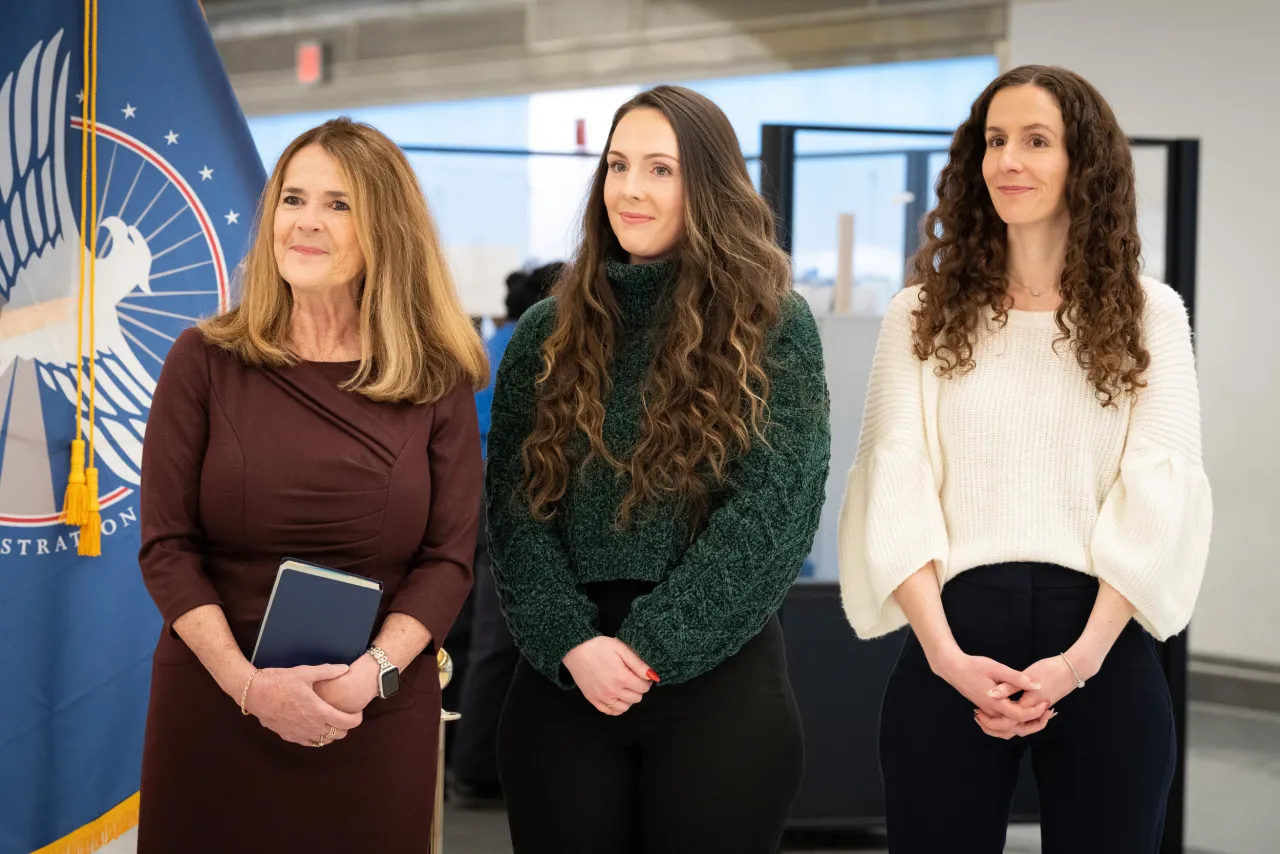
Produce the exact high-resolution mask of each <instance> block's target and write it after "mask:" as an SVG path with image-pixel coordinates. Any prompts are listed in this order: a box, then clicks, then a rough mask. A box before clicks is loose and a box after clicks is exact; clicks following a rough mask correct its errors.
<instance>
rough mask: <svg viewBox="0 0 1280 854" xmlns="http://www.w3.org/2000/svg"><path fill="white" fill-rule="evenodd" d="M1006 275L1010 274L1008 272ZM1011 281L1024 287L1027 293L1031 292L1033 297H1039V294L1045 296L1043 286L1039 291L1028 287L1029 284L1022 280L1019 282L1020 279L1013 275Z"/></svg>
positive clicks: (1010, 277) (1010, 276)
mask: <svg viewBox="0 0 1280 854" xmlns="http://www.w3.org/2000/svg"><path fill="white" fill-rule="evenodd" d="M1006 275H1008V274H1006ZM1009 281H1011V282H1014V283H1016V284H1017V285H1018V287H1020V288H1022V289H1023V290H1025V291H1026V292H1027V293H1029V294H1031V295H1032V296H1033V297H1038V296H1043V295H1044V288H1041V289H1040V290H1038V291H1037V290H1034V289H1032V288H1030V287H1028V286H1027V285H1024V284H1023V283H1022V282H1019V281H1018V280H1017V279H1015V278H1014V277H1013V276H1012V275H1009Z"/></svg>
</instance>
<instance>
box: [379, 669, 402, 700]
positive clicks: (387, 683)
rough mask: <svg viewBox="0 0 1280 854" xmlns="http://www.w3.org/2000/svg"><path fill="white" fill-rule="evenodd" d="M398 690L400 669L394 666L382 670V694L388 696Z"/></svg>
mask: <svg viewBox="0 0 1280 854" xmlns="http://www.w3.org/2000/svg"><path fill="white" fill-rule="evenodd" d="M399 690H400V671H399V670H396V669H395V668H394V667H393V668H391V669H390V670H384V671H382V696H383V697H384V698H385V697H390V696H391V695H392V694H394V693H395V692H397V691H399Z"/></svg>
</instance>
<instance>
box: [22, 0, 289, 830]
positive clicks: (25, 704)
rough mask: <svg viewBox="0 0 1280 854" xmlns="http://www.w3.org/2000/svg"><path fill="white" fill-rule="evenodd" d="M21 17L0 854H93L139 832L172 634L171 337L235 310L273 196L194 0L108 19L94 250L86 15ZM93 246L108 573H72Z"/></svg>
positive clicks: (98, 568) (79, 9)
mask: <svg viewBox="0 0 1280 854" xmlns="http://www.w3.org/2000/svg"><path fill="white" fill-rule="evenodd" d="M22 5H23V11H22V13H21V14H12V15H8V16H6V17H7V20H6V23H5V27H4V28H3V30H2V31H0V854H27V852H31V851H36V850H39V849H42V848H46V847H48V850H49V851H50V852H56V851H72V850H77V851H92V850H95V849H96V848H97V847H98V846H99V845H100V844H101V843H102V842H105V841H106V838H107V837H109V836H111V835H114V833H116V832H118V831H120V830H123V829H125V828H127V826H128V825H129V824H130V823H131V822H132V821H133V820H135V817H136V809H137V806H136V804H137V801H136V798H134V795H135V794H136V793H137V791H138V782H139V775H140V769H141V756H142V739H143V724H144V720H145V716H146V706H147V693H148V685H149V681H150V669H151V653H152V649H153V648H154V645H155V641H156V637H157V634H158V632H159V629H160V625H161V620H160V616H159V614H158V613H157V612H156V610H155V607H154V606H153V605H152V603H151V600H150V597H149V596H148V594H147V591H146V589H145V588H144V586H143V584H142V579H141V576H140V574H139V571H138V563H137V555H138V546H139V530H138V485H139V479H140V475H141V461H142V439H143V435H144V433H145V431H146V422H147V414H148V412H149V410H150V406H151V395H152V394H153V393H154V391H155V384H156V378H157V377H158V376H159V374H160V367H161V365H162V364H163V362H164V358H165V356H166V354H167V353H168V352H169V347H170V346H171V345H172V343H173V341H174V339H176V338H177V336H178V334H179V332H181V331H182V329H183V328H185V327H187V326H190V325H191V324H192V323H193V322H194V321H195V320H197V319H198V318H201V317H204V316H208V315H211V314H214V313H216V312H218V311H219V310H222V309H224V308H226V306H227V302H228V296H229V289H230V284H231V282H230V277H231V272H232V270H233V269H234V267H235V265H236V263H237V262H238V261H239V259H240V257H241V256H242V255H243V253H244V251H245V249H246V248H247V238H248V237H249V234H250V231H251V228H252V225H253V221H254V210H255V207H256V203H257V196H258V193H259V192H260V191H261V189H262V186H263V184H264V181H265V176H264V174H263V170H262V163H261V161H260V159H259V156H258V154H257V151H256V149H255V148H254V145H253V142H252V139H251V138H250V136H249V131H248V128H247V126H246V124H245V121H244V116H243V115H242V114H241V112H240V109H239V106H238V105H237V103H236V100H235V96H234V95H233V94H232V91H231V87H230V85H229V84H228V82H227V77H226V73H225V71H224V70H223V67H222V63H221V61H220V60H219V58H218V55H217V52H216V51H215V49H214V45H213V40H212V38H211V37H210V34H209V30H208V27H207V25H206V24H205V20H204V16H203V14H202V13H201V10H200V6H199V4H198V2H197V0H109V2H103V3H102V4H101V10H100V12H99V24H98V57H99V59H98V77H97V79H98V95H97V110H98V124H99V137H98V142H97V159H98V175H97V184H96V186H97V209H98V222H99V227H98V229H97V233H96V234H89V233H88V232H89V231H90V230H91V225H90V223H89V222H81V221H80V203H81V192H80V189H81V185H80V180H81V164H82V158H81V126H82V122H81V114H82V110H83V109H84V106H83V104H84V101H85V89H86V87H85V79H84V77H85V75H84V71H83V65H84V51H83V39H84V27H85V22H84V20H83V18H84V7H83V2H81V0H41V2H39V3H24V4H22ZM90 240H92V241H93V242H94V243H95V244H96V248H97V254H98V262H97V266H96V269H97V273H96V300H95V307H94V308H95V310H94V312H93V320H94V322H93V326H94V330H95V337H96V348H95V350H96V353H97V370H96V374H97V380H96V383H94V389H93V391H94V399H95V403H96V410H95V413H94V418H93V423H92V424H90V423H89V419H88V412H89V410H88V406H87V401H88V397H89V383H88V381H87V379H86V381H85V385H84V398H85V403H86V406H85V408H84V411H83V417H82V421H81V425H82V428H83V430H84V433H85V437H86V438H88V433H89V430H90V427H92V428H93V430H94V436H95V443H94V445H95V451H96V465H97V468H98V471H99V476H100V484H99V486H100V488H99V493H100V497H101V506H102V526H101V540H102V556H101V557H98V558H80V557H77V555H76V545H77V541H78V536H79V531H78V529H76V528H72V527H69V526H67V525H65V524H60V523H59V521H58V514H59V510H60V508H61V507H62V501H63V493H64V490H65V489H66V483H67V473H68V467H69V464H70V463H69V447H70V442H71V440H72V439H73V438H75V432H76V411H77V410H76V399H77V392H76V363H77V358H78V356H77V340H76V339H77V316H78V312H77V305H78V303H77V298H78V292H79V265H80V258H79V254H78V253H79V252H80V251H82V250H83V249H84V248H86V247H88V246H89V242H90ZM87 313H88V312H87V311H86V315H87ZM85 336H86V342H85V351H84V352H85V353H86V354H87V353H88V352H89V351H88V341H87V336H88V328H87V326H86V329H85ZM86 363H87V359H86Z"/></svg>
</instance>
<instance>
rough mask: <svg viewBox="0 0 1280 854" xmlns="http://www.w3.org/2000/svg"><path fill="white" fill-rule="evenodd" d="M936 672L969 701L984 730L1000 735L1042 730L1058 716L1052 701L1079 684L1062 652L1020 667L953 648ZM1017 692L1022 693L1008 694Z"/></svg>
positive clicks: (1030, 733)
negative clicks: (1021, 669) (1020, 694)
mask: <svg viewBox="0 0 1280 854" xmlns="http://www.w3.org/2000/svg"><path fill="white" fill-rule="evenodd" d="M934 672H935V673H937V675H938V676H940V677H941V678H942V679H944V680H946V682H947V683H948V684H950V685H951V686H952V687H953V688H955V689H956V690H957V691H959V692H960V693H961V694H962V695H964V697H965V698H966V699H968V700H969V701H970V702H971V703H973V705H974V707H975V708H974V721H975V722H976V723H977V725H978V726H979V727H981V729H982V731H983V732H985V733H986V734H987V735H990V736H992V737H994V738H1002V739H1010V738H1013V737H1014V736H1028V735H1033V734H1034V733H1037V732H1040V731H1041V730H1043V729H1044V728H1045V726H1047V725H1048V723H1049V721H1051V720H1053V718H1054V717H1056V716H1057V712H1056V711H1054V708H1053V707H1054V706H1055V705H1056V704H1057V703H1058V701H1059V700H1061V699H1062V698H1063V697H1065V696H1067V695H1068V694H1070V693H1071V692H1072V691H1074V690H1075V689H1076V684H1077V683H1076V679H1075V675H1074V674H1073V673H1072V672H1071V668H1070V667H1068V666H1067V663H1066V662H1065V661H1063V660H1062V657H1061V656H1053V657H1052V658H1045V659H1041V660H1040V661H1037V662H1036V663H1035V664H1032V665H1031V666H1030V667H1028V668H1027V669H1026V670H1024V671H1022V672H1019V671H1017V670H1014V669H1013V668H1011V667H1006V666H1005V665H1003V664H1001V663H1000V662H998V661H994V660H992V659H990V658H984V657H982V656H976V655H966V654H964V653H957V654H955V655H952V656H950V657H949V658H947V659H946V660H945V661H943V662H942V663H940V664H939V665H938V667H936V668H935V671H934ZM1018 692H1022V696H1021V697H1019V698H1018V699H1017V700H1014V699H1012V697H1013V695H1015V694H1017V693H1018Z"/></svg>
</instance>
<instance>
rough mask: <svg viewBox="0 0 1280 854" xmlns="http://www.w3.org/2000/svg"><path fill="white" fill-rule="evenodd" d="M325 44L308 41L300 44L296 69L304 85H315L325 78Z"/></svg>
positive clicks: (295, 64)
mask: <svg viewBox="0 0 1280 854" xmlns="http://www.w3.org/2000/svg"><path fill="white" fill-rule="evenodd" d="M324 54H325V49H324V44H322V43H321V42H317V41H307V42H301V43H299V44H298V51H297V55H296V57H295V61H294V70H295V72H296V73H297V77H298V82H299V83H301V84H302V85H303V86H314V85H316V84H317V83H320V82H322V81H323V80H324V79H325V56H324Z"/></svg>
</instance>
